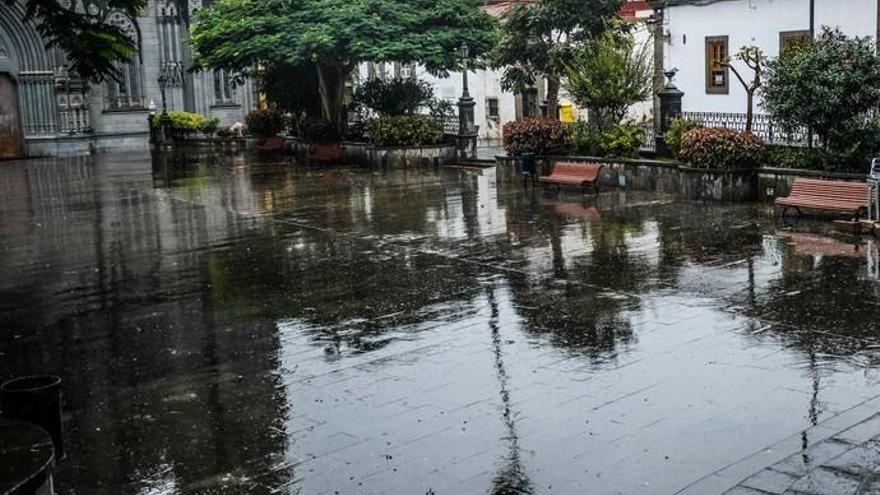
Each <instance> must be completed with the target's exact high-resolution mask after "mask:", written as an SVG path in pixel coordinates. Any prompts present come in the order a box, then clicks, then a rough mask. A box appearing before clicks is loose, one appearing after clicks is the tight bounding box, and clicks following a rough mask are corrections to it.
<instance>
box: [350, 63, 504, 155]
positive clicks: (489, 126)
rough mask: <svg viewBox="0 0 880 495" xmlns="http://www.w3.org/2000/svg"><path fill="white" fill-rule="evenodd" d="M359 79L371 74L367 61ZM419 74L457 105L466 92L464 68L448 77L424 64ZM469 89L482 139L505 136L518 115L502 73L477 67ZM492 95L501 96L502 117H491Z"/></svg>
mask: <svg viewBox="0 0 880 495" xmlns="http://www.w3.org/2000/svg"><path fill="white" fill-rule="evenodd" d="M385 73H386V74H388V75H389V76H391V75H393V70H392V69H391V68H390V64H389V67H388V68H386V71H385ZM358 75H359V80H361V81H366V80H367V78H368V70H367V64H361V65H360V67H359V68H358ZM416 77H417V78H418V79H420V80H423V81H426V82H428V83H430V84H431V85H432V86H433V87H434V96H435V97H437V98H442V99H445V100H448V101H449V102H451V103H452V104H453V105H455V104H457V103H458V98H459V97H460V96H461V92H462V77H461V72H453V73H450V74H449V76H448V77H437V76H434V75H432V74H430V73H429V72H428V71H427V70H425V68H424V67H418V68H417V69H416ZM468 91H469V92H470V95H471V98H473V99H474V103H476V106H475V107H474V122H475V123H476V125H477V126H479V128H480V129H479V132H480V139H481V140H483V141H488V142H489V143H492V142H495V141H500V140H501V129H502V127H503V126H504V124H505V123H506V122H509V121H511V120H515V119H516V107H515V98H514V95H513V93H509V92H503V91H501V73H500V72H498V71H491V70H476V71H470V72H469V73H468ZM488 98H498V107H499V119H497V120H496V119H489V118H488V117H487V113H488V103H487V99H488Z"/></svg>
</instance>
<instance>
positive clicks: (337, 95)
mask: <svg viewBox="0 0 880 495" xmlns="http://www.w3.org/2000/svg"><path fill="white" fill-rule="evenodd" d="M317 69H318V93H319V94H320V96H321V113H322V115H323V117H324V118H325V119H327V121H328V122H330V124H331V125H333V128H334V129H335V130H336V132H337V133H338V134H339V137H340V138H341V137H342V135H343V133H344V132H345V112H344V109H343V102H342V99H343V95H344V91H345V79H346V78H347V77H348V71H347V70H346V69H345V68H344V67H339V66H323V65H320V64H318V66H317Z"/></svg>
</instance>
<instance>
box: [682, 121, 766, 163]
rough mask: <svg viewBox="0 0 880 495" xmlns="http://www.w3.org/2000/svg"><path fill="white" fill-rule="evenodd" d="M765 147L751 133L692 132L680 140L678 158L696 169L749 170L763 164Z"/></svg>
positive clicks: (706, 130)
mask: <svg viewBox="0 0 880 495" xmlns="http://www.w3.org/2000/svg"><path fill="white" fill-rule="evenodd" d="M764 155H765V150H764V143H763V142H762V141H761V139H760V138H758V137H757V136H755V135H754V134H752V133H750V132H736V131H733V130H730V129H726V128H723V127H709V128H705V129H694V130H691V131H688V132H686V133H685V135H684V137H682V139H681V151H680V152H679V157H680V159H681V160H682V161H685V162H687V163H689V164H690V165H692V166H694V167H699V168H727V169H737V168H752V167H757V166H758V165H760V164H761V162H762V161H763V160H764Z"/></svg>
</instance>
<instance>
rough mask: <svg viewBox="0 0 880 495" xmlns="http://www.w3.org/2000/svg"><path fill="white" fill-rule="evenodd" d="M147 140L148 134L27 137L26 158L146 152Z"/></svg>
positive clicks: (147, 147)
mask: <svg viewBox="0 0 880 495" xmlns="http://www.w3.org/2000/svg"><path fill="white" fill-rule="evenodd" d="M149 138H150V135H149V133H148V132H133V133H130V134H75V135H70V136H51V137H28V138H27V139H26V145H27V156H29V157H41V156H75V155H88V154H92V153H104V152H115V151H146V150H148V149H149Z"/></svg>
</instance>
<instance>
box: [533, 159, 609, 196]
mask: <svg viewBox="0 0 880 495" xmlns="http://www.w3.org/2000/svg"><path fill="white" fill-rule="evenodd" d="M603 167H604V165H602V164H600V163H576V162H559V163H557V164H556V165H554V166H553V172H552V173H551V174H550V175H546V176H543V177H539V178H538V180H539V181H541V182H543V183H544V184H554V185H556V193H557V194H558V193H559V191H560V190H561V189H562V186H565V185H568V186H581V187H583V188H584V192H585V193H586V192H587V187H589V186H593V189H594V190H595V191H596V192H597V193H598V192H599V172H600V171H601V170H602V168H603Z"/></svg>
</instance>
